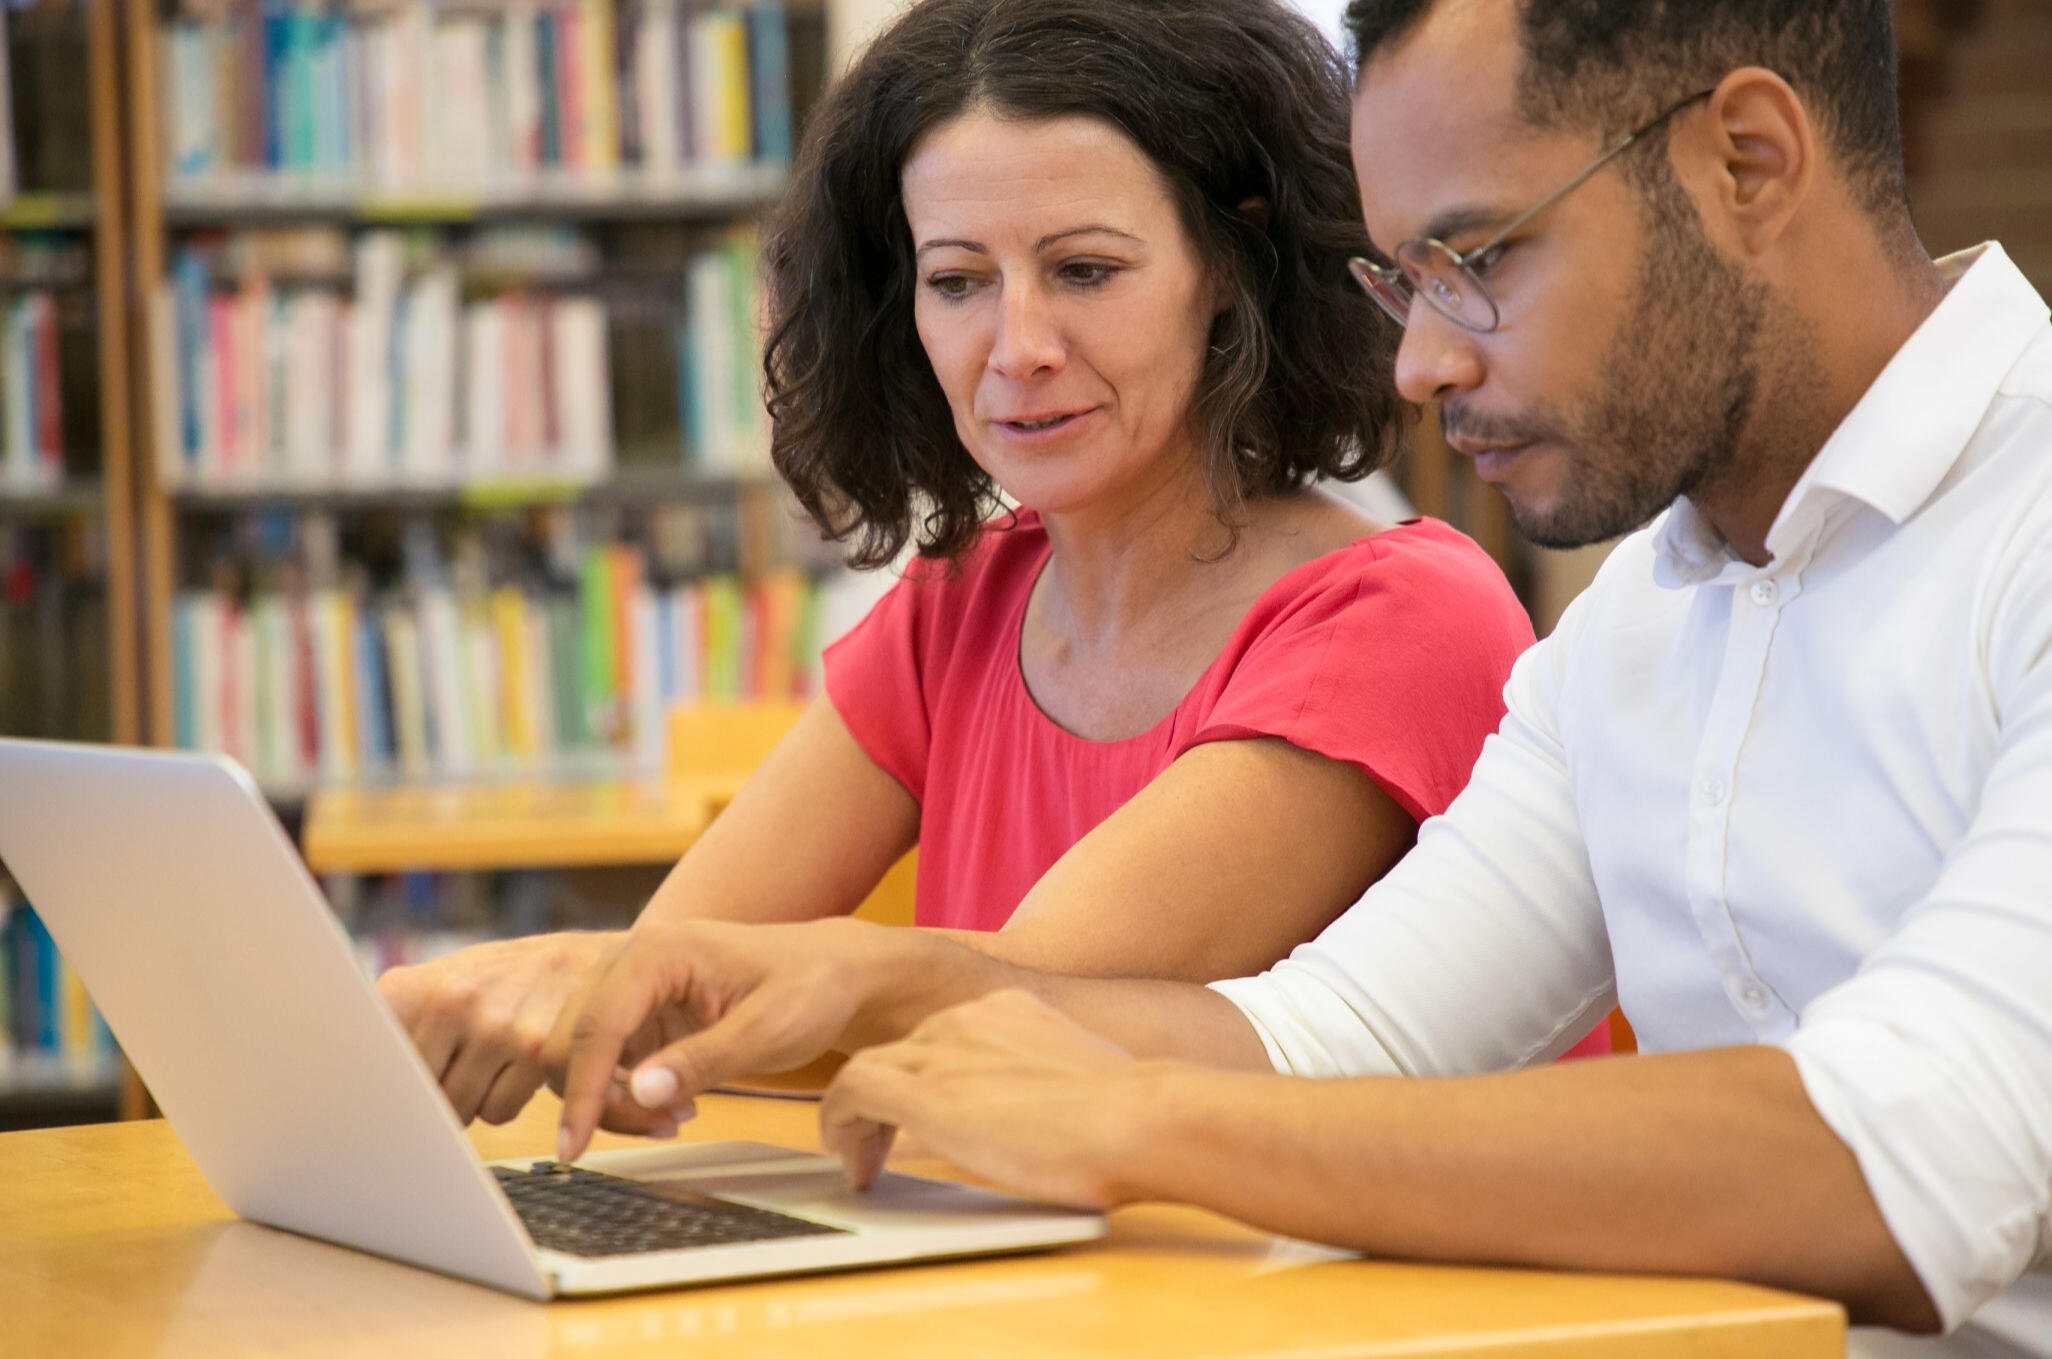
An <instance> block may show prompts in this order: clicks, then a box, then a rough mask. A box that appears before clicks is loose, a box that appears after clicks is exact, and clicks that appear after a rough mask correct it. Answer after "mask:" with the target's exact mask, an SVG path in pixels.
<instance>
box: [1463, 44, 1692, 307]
mask: <svg viewBox="0 0 2052 1359" xmlns="http://www.w3.org/2000/svg"><path fill="white" fill-rule="evenodd" d="M1715 93H1717V87H1716V86H1714V85H1713V86H1711V87H1710V88H1709V89H1707V90H1697V91H1696V92H1695V93H1694V94H1692V95H1690V96H1689V97H1688V98H1686V99H1681V100H1677V101H1676V102H1674V103H1672V104H1669V105H1668V106H1667V107H1666V108H1664V109H1662V110H1661V111H1660V112H1659V113H1656V114H1655V115H1653V117H1652V119H1651V120H1650V121H1648V122H1646V123H1644V124H1642V125H1641V126H1640V127H1639V129H1638V130H1637V131H1636V132H1634V133H1632V134H1631V135H1630V136H1628V137H1626V138H1625V139H1624V140H1623V141H1621V142H1619V143H1618V144H1617V145H1616V146H1613V147H1611V148H1610V149H1609V150H1608V151H1605V152H1604V153H1603V154H1602V155H1600V156H1598V157H1596V159H1594V160H1592V161H1590V162H1589V163H1588V164H1587V165H1585V166H1583V167H1582V168H1581V170H1580V172H1579V173H1577V174H1576V175H1575V176H1574V178H1572V179H1570V180H1568V182H1567V183H1565V184H1563V185H1561V186H1560V187H1559V188H1557V189H1555V190H1554V191H1553V192H1552V193H1550V194H1548V195H1546V197H1544V198H1542V199H1540V200H1539V201H1538V202H1536V203H1534V204H1533V205H1532V206H1531V207H1529V208H1526V209H1525V210H1524V211H1523V212H1521V213H1519V214H1518V215H1517V216H1515V217H1513V218H1511V220H1510V223H1509V224H1508V225H1507V226H1505V227H1504V228H1503V230H1501V231H1499V232H1497V233H1496V234H1495V235H1494V236H1491V237H1490V238H1489V239H1488V240H1486V241H1484V242H1482V244H1480V245H1478V246H1476V247H1475V248H1474V249H1473V250H1470V251H1469V252H1468V253H1467V254H1465V255H1460V256H1457V257H1456V258H1457V260H1458V261H1459V263H1460V265H1461V267H1462V268H1464V269H1465V268H1467V267H1468V265H1469V264H1470V263H1471V262H1473V261H1474V259H1475V258H1476V257H1477V256H1478V255H1483V254H1487V253H1488V252H1489V251H1491V250H1494V249H1495V248H1496V247H1497V246H1499V245H1501V244H1503V242H1504V240H1505V238H1506V237H1508V236H1509V235H1510V234H1511V233H1512V232H1513V231H1516V230H1517V229H1518V228H1519V227H1521V226H1523V225H1524V224H1525V223H1527V222H1529V221H1531V220H1532V219H1533V218H1534V217H1537V216H1538V215H1539V214H1540V213H1542V212H1544V211H1546V210H1547V209H1548V208H1550V207H1552V206H1553V205H1554V204H1555V203H1558V202H1559V201H1560V200H1561V199H1563V198H1565V197H1567V196H1568V195H1569V194H1571V193H1573V192H1574V191H1575V190H1576V189H1578V188H1580V187H1581V186H1582V185H1583V184H1584V183H1586V182H1587V181H1588V179H1589V177H1590V176H1591V175H1593V174H1595V173H1596V172H1597V171H1598V170H1601V169H1602V168H1603V167H1604V166H1606V165H1608V164H1610V162H1612V161H1614V160H1616V159H1617V158H1618V157H1619V156H1622V155H1623V154H1624V153H1625V152H1627V151H1629V150H1631V148H1632V147H1633V145H1635V144H1636V143H1637V142H1638V140H1639V139H1640V138H1641V137H1643V136H1645V135H1646V134H1647V133H1649V132H1651V131H1652V130H1653V129H1654V128H1656V127H1659V126H1660V125H1661V124H1662V123H1664V122H1666V121H1667V120H1668V119H1669V118H1672V117H1674V115H1675V114H1677V113H1680V112H1681V111H1682V110H1683V109H1685V108H1687V107H1688V106H1689V105H1691V104H1693V103H1695V102H1696V101H1697V100H1698V99H1707V98H1708V97H1710V96H1711V95H1713V94H1715Z"/></svg>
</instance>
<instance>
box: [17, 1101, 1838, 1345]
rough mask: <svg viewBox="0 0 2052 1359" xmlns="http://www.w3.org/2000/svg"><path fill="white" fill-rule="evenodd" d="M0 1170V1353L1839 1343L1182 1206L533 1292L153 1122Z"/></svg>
mask: <svg viewBox="0 0 2052 1359" xmlns="http://www.w3.org/2000/svg"><path fill="white" fill-rule="evenodd" d="M553 1114H554V1105H553V1103H552V1102H551V1101H549V1100H547V1099H543V1100H539V1101H537V1102H536V1104H535V1105H534V1106H533V1107H531V1108H530V1109H529V1110H528V1112H527V1114H526V1115H524V1116H523V1117H522V1118H521V1119H520V1120H519V1121H518V1122H516V1123H514V1124H512V1125H510V1126H509V1127H507V1128H503V1129H490V1128H483V1127H480V1128H479V1129H477V1130H475V1132H474V1133H473V1140H474V1141H475V1142H476V1143H477V1145H478V1147H479V1149H480V1150H481V1151H482V1152H484V1153H485V1154H486V1155H489V1156H516V1155H527V1154H530V1153H535V1154H539V1153H541V1152H542V1151H543V1150H544V1148H546V1147H547V1146H548V1144H549V1143H550V1141H551V1139H552V1136H553V1124H552V1122H551V1119H552V1117H553ZM813 1117H814V1109H813V1106H812V1105H810V1104H806V1103H798V1102H793V1101H783V1100H759V1099H737V1098H725V1097H712V1098H708V1099H707V1100H705V1101H704V1102H703V1113H702V1114H701V1116H700V1118H699V1120H698V1121H697V1122H696V1123H693V1124H690V1125H688V1126H687V1127H686V1129H685V1132H686V1135H687V1136H693V1137H752V1138H761V1139H763V1140H767V1141H775V1142H783V1143H787V1144H791V1145H802V1146H807V1147H816V1146H817V1145H818V1143H817V1138H816V1136H815V1133H814V1125H813ZM601 1140H602V1141H610V1142H615V1143H618V1142H623V1141H624V1139H607V1138H602V1139H601ZM903 1168H904V1169H907V1170H911V1171H915V1172H919V1173H927V1174H945V1173H946V1171H945V1169H944V1168H943V1167H941V1166H939V1165H938V1164H937V1163H932V1162H919V1161H916V1160H915V1161H910V1162H906V1163H904V1165H903ZM0 1185H4V1186H5V1191H4V1193H0V1353H4V1354H8V1355H15V1354H19V1355H24V1356H28V1355H37V1356H40V1355H60V1354H62V1355H73V1354H76V1355H87V1354H90V1355H95V1356H108V1357H109V1359H120V1357H121V1356H128V1355H164V1356H183V1355H206V1356H209V1359H212V1357H213V1356H232V1355H249V1354H265V1355H280V1354H300V1353H305V1354H309V1355H321V1356H324V1357H325V1356H337V1355H365V1356H375V1357H376V1359H402V1356H411V1355H433V1356H437V1359H440V1357H441V1356H450V1355H470V1354H476V1355H490V1356H494V1359H530V1357H531V1356H533V1357H538V1356H544V1355H553V1356H573V1355H574V1356H582V1355H616V1354H617V1355H649V1356H654V1355H666V1356H667V1355H681V1354H687V1353H688V1354H690V1355H692V1356H694V1359H695V1357H696V1356H701V1355H705V1356H722V1357H725V1356H744V1355H745V1356H750V1359H762V1357H764V1356H785V1355H790V1356H798V1355H805V1356H813V1355H832V1356H836V1359H840V1357H841V1356H860V1355H866V1354H879V1355H882V1354H888V1355H891V1356H893V1357H894V1359H897V1357H898V1356H905V1357H907V1359H915V1357H917V1356H946V1357H947V1359H960V1357H961V1356H971V1355H974V1356H984V1355H1063V1356H1068V1355H1088V1354H1109V1355H1126V1356H1146V1357H1147V1359H1162V1357H1165V1356H1199V1355H1202V1356H1210V1357H1212V1359H1223V1357H1224V1356H1237V1357H1240V1359H1253V1357H1254V1356H1273V1357H1275V1359H1282V1357H1283V1356H1287V1357H1288V1359H1337V1357H1338V1356H1342V1355H1345V1356H1397V1355H1401V1356H1405V1359H1418V1357H1419V1356H1429V1355H1453V1354H1459V1355H1463V1356H1470V1357H1471V1359H1472V1356H1484V1355H1486V1356H1493V1357H1494V1359H1507V1357H1508V1356H1524V1357H1529V1356H1546V1357H1547V1359H1569V1357H1570V1356H1572V1357H1573V1359H1616V1357H1617V1356H1623V1355H1635V1356H1636V1355H1662V1356H1686V1357H1687V1359H1712V1356H1733V1357H1736V1356H1740V1355H1745V1356H1767V1355H1771V1356H1776V1359H1807V1357H1808V1356H1818V1359H1821V1357H1822V1356H1826V1355H1833V1356H1836V1355H1841V1354H1843V1352H1844V1343H1845V1341H1844V1324H1843V1319H1842V1317H1841V1315H1840V1313H1839V1311H1838V1309H1837V1308H1836V1307H1834V1306H1831V1305H1828V1304H1825V1303H1821V1302H1815V1301H1812V1300H1809V1299H1805V1298H1799V1297H1794V1296H1790V1295H1788V1294H1782V1293H1775V1292H1771V1291H1768V1290H1766V1289H1760V1288H1753V1287H1749V1286H1746V1285H1741V1284H1731V1283H1720V1282H1712V1281H1701V1280H1682V1279H1626V1278H1615V1277H1605V1276H1594V1275H1563V1274H1542V1273H1536V1272H1529V1271H1518V1270H1485V1269H1449V1268H1436V1267H1429V1266H1417V1265H1398V1264H1384V1263H1380V1262H1373V1261H1363V1260H1356V1259H1351V1258H1341V1257H1335V1256H1334V1254H1333V1253H1332V1252H1328V1251H1323V1250H1320V1249H1318V1248H1314V1247H1307V1246H1302V1245H1299V1244H1297V1243H1293V1242H1288V1241H1284V1240H1281V1239H1278V1238H1274V1237H1269V1236H1265V1235H1262V1234H1261V1233H1258V1232H1253V1231H1250V1230H1248V1229H1246V1228H1243V1227H1239V1226H1236V1225H1234V1224H1232V1223H1229V1222H1227V1221H1225V1220H1223V1219H1221V1218H1218V1217H1214V1216H1212V1215H1211V1214H1208V1213H1204V1212H1200V1211H1197V1210H1194V1209H1186V1208H1171V1207H1154V1206H1150V1207H1141V1208H1132V1209H1125V1210H1122V1211H1120V1212H1118V1213H1115V1214H1113V1216H1112V1232H1111V1235H1110V1237H1109V1238H1107V1239H1106V1240H1105V1241H1104V1242H1102V1243H1099V1244H1095V1245H1091V1246H1085V1247H1079V1248H1072V1249H1069V1250H1064V1251H1058V1252H1054V1253H1050V1254H1044V1255H1033V1256H1018V1257H1013V1258H1008V1259H992V1260H980V1261H964V1262H957V1263H951V1264H937V1265H924V1266H918V1267H913V1268H902V1269H886V1270H875V1271H870V1272H866V1273H856V1274H839V1275H821V1276H814V1277H811V1278H802V1279H786V1280H776V1281H766V1282H760V1283H752V1284H745V1285H739V1286H722V1287H715V1288H702V1289H695V1290H680V1291H672V1292H667V1293H647V1294H639V1295H635V1296H631V1297H621V1298H607V1299H598V1300H588V1301H577V1302H566V1303H555V1304H549V1305H543V1304H539V1303H532V1302H526V1301H522V1300H520V1299H517V1298H513V1297H508V1296H504V1295H501V1294H498V1293H494V1292H492V1291H490V1290H489V1289H485V1288H481V1287H477V1286H475V1285H472V1284H467V1283H462V1282H459V1281H456V1280H451V1279H445V1278H443V1277H441V1276H439V1275H435V1274H430V1273H427V1272H425V1271H422V1270H417V1269H410V1268H408V1267H406V1266H403V1265H397V1264H392V1263H389V1262H387V1261H384V1260H380V1259H376V1258H373V1257H371V1256H367V1255H361V1254H358V1253H356V1252H354V1251H349V1250H343V1249H341V1248H339V1247H334V1246H328V1245H324V1244H322V1243H320V1242H315V1241H309V1240H305V1239H302V1238H299V1237H295V1236H291V1235H288V1234H285V1233H282V1232H274V1231H271V1230H269V1229H268V1228H264V1227H258V1226H253V1225H251V1224H249V1223H245V1222H239V1221H237V1220H235V1219H234V1218H232V1217H231V1216H230V1215H229V1213H228V1211H227V1210H226V1209H225V1208H224V1207H223V1206H222V1205H221V1203H220V1201H219V1200H217V1199H216V1198H215V1197H214V1196H213V1194H212V1193H211V1192H209V1190H208V1189H207V1187H206V1185H205V1183H204V1181H202V1180H201V1179H200V1176H199V1173H198V1171H197V1170H196V1169H195V1168H194V1167H193V1164H192V1162H191V1161H190V1160H189V1159H188V1158H187V1157H186V1155H185V1152H184V1150H183V1148H182V1147H180V1146H179V1144H178V1141H177V1139H176V1137H175V1136H173V1135H172V1133H171V1131H170V1129H169V1128H168V1126H166V1125H165V1124H163V1123H161V1122H155V1121H153V1122H147V1123H127V1124H111V1125H104V1126H100V1127H88V1128H63V1129H52V1130H48V1131H40V1132H25V1133H8V1134H0Z"/></svg>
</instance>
